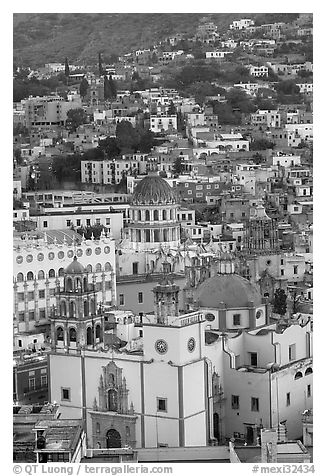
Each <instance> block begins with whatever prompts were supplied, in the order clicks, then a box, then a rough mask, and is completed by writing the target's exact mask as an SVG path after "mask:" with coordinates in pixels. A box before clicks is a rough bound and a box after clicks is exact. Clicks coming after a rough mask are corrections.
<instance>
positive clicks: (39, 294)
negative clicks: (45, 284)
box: [38, 289, 45, 299]
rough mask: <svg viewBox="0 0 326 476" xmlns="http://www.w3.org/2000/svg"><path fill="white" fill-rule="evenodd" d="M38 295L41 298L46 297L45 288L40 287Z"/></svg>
mask: <svg viewBox="0 0 326 476" xmlns="http://www.w3.org/2000/svg"><path fill="white" fill-rule="evenodd" d="M38 297H39V298H40V299H44V298H45V289H40V290H39V292H38Z"/></svg>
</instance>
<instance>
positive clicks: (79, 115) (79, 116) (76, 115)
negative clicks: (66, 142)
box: [66, 108, 87, 132]
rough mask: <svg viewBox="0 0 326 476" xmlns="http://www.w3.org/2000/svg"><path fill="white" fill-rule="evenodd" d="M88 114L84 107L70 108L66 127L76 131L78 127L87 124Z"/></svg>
mask: <svg viewBox="0 0 326 476" xmlns="http://www.w3.org/2000/svg"><path fill="white" fill-rule="evenodd" d="M86 122H87V114H86V112H85V111H84V109H82V108H78V109H70V110H69V111H68V112H67V120H66V127H67V129H68V130H69V131H71V132H75V131H76V129H77V127H79V126H81V125H82V124H86Z"/></svg>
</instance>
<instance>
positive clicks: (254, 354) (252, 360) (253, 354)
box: [249, 352, 258, 367]
mask: <svg viewBox="0 0 326 476" xmlns="http://www.w3.org/2000/svg"><path fill="white" fill-rule="evenodd" d="M249 362H250V365H252V366H253V367H257V363H258V357H257V352H249Z"/></svg>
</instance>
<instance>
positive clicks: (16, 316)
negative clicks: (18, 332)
mask: <svg viewBox="0 0 326 476" xmlns="http://www.w3.org/2000/svg"><path fill="white" fill-rule="evenodd" d="M17 288H18V285H17V282H16V281H15V282H14V316H15V324H16V326H17V329H19V317H18V299H17Z"/></svg>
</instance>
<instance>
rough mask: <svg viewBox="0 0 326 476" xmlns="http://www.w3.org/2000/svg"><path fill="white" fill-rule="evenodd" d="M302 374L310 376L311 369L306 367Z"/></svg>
mask: <svg viewBox="0 0 326 476" xmlns="http://www.w3.org/2000/svg"><path fill="white" fill-rule="evenodd" d="M304 374H305V375H310V374H312V368H311V367H308V368H307V370H306V371H305V373H304Z"/></svg>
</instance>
